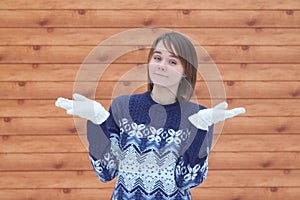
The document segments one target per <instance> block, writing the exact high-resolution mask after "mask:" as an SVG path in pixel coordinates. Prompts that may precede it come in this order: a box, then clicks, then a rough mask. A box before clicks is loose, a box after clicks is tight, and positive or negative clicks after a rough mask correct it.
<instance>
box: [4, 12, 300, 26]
mask: <svg viewBox="0 0 300 200" xmlns="http://www.w3.org/2000/svg"><path fill="white" fill-rule="evenodd" d="M162 12H163V14H161V13H162ZM298 12H299V11H297V10H288V11H286V10H272V11H268V10H267V11H266V10H251V11H248V10H210V11H207V10H188V11H187V10H164V11H157V10H84V9H80V10H2V11H1V12H0V18H1V24H0V27H16V28H20V27H104V28H107V27H110V28H121V27H124V28H140V27H165V28H174V27H182V28H183V27H189V28H204V27H213V28H215V27H244V28H245V27H286V28H288V27H289V28H292V27H299V26H300V23H299V20H300V18H299V16H298V14H299V13H298ZM116 16H117V17H116ZM91 19H92V20H91ZM170 19H172V21H170Z"/></svg>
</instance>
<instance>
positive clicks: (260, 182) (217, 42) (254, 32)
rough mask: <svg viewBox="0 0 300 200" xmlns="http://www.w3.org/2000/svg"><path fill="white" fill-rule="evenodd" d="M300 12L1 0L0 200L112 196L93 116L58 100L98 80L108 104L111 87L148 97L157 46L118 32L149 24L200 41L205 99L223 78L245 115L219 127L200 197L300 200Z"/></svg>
mask: <svg viewBox="0 0 300 200" xmlns="http://www.w3.org/2000/svg"><path fill="white" fill-rule="evenodd" d="M299 10H300V3H299V1H298V0H284V1H283V0H273V1H269V0H244V1H243V2H242V3H241V2H238V1H237V0H215V1H211V0H201V1H180V0H170V1H161V0H144V1H139V2H137V1H136V0H128V1H123V0H112V1H110V2H109V3H107V1H104V0H90V1H76V0H66V1H61V0H36V1H34V3H31V4H30V3H28V1H27V0H2V1H1V4H0V19H1V23H0V200H7V199H9V200H23V199H26V200H46V199H47V200H48V199H57V200H60V199H64V200H77V199H85V200H92V199H103V200H105V199H110V196H111V194H112V191H113V186H114V182H115V180H114V181H113V182H110V183H101V182H100V181H99V180H98V178H97V176H96V174H95V173H94V172H93V170H92V166H91V164H90V162H89V159H88V152H87V148H86V146H87V143H86V138H85V137H86V136H85V134H84V131H85V123H86V121H85V120H79V121H78V118H73V117H72V116H70V115H66V113H65V111H64V110H62V109H60V108H57V107H55V105H54V102H55V100H56V98H57V97H59V96H63V97H66V98H71V96H72V93H73V89H74V85H75V83H76V84H78V85H76V86H79V88H78V89H80V90H83V89H85V91H84V92H83V94H84V95H87V96H89V95H91V94H92V93H91V92H90V91H91V90H89V88H91V85H89V84H92V86H94V85H95V84H97V83H98V86H99V87H98V88H97V90H96V100H97V101H99V102H101V103H102V104H103V105H104V107H105V108H106V109H108V107H109V105H110V104H111V101H112V99H114V98H115V96H113V95H112V94H113V92H116V94H120V93H121V92H123V93H125V92H129V93H131V92H132V91H134V93H138V92H143V91H144V90H145V83H146V82H147V70H146V68H145V67H144V66H142V65H143V64H145V63H146V61H147V53H148V47H149V45H150V44H151V43H152V40H151V41H150V40H149V37H145V36H144V35H142V36H143V37H141V34H139V33H135V34H132V35H130V36H129V37H122V38H117V37H115V38H113V37H112V36H114V35H116V34H119V33H121V32H123V31H128V30H131V29H133V28H148V29H147V31H146V32H147V34H145V35H147V36H151V37H153V35H155V34H158V33H159V29H158V28H159V27H162V28H166V29H169V30H174V31H178V32H180V33H183V34H185V35H186V36H188V37H189V38H191V39H193V40H194V42H195V44H197V45H198V46H196V48H197V50H198V54H199V56H198V59H199V64H200V68H199V74H198V82H197V87H196V94H197V98H198V99H196V100H197V101H198V103H200V104H202V105H204V106H206V107H211V106H212V105H213V103H216V102H211V99H210V94H209V93H208V85H206V84H210V86H212V87H214V88H216V87H217V85H218V84H217V82H216V81H220V79H219V78H220V77H221V78H222V81H223V82H222V83H223V84H224V89H225V91H226V95H227V99H226V100H227V102H228V103H229V108H234V107H239V106H244V107H245V108H246V109H247V113H246V114H244V115H241V116H240V117H236V118H234V119H229V120H226V122H225V123H224V126H221V128H222V130H221V133H222V134H221V135H220V137H219V139H218V140H217V143H216V144H215V145H214V147H213V150H212V152H211V154H210V159H209V172H208V178H207V180H206V181H205V182H204V183H203V184H201V185H200V186H199V187H197V188H195V189H193V190H191V192H192V195H193V200H200V199H201V200H219V199H222V200H223V199H224V200H253V199H257V200H284V199H289V200H298V199H300V182H299V178H300V162H299V161H300V159H299V155H300V154H299V152H300V148H299V141H300V126H299V119H300V115H299V110H300V106H299V105H300V101H299V94H300V78H299V77H300V70H299V69H300V60H299V55H300V29H299V28H300V15H299ZM108 39H109V40H108ZM101 42H106V45H104V46H101V48H97V53H96V54H95V55H94V56H93V57H91V58H90V60H88V62H89V63H90V64H88V65H84V67H87V68H86V71H85V72H84V75H85V76H80V77H77V76H78V72H79V70H80V69H82V67H83V65H82V64H83V62H84V60H85V58H87V56H88V55H91V52H92V50H93V49H94V50H95V47H97V45H99V44H100V43H101ZM200 45H201V46H200ZM202 48H204V50H205V51H207V53H204V52H203V51H200V50H201V49H202ZM202 50H203V49H202ZM120 52H121V53H120ZM119 54H121V56H120V57H119ZM106 63H108V65H107V64H106ZM214 63H216V64H214ZM215 67H216V68H217V71H218V72H219V73H220V75H219V76H216V74H215V73H213V72H212V71H213V70H212V69H214V68H215ZM104 68H105V71H104V73H103V74H101V76H100V75H99V74H97V73H96V72H99V71H100V70H101V69H104ZM80 73H82V72H81V71H80ZM81 75H82V74H81ZM98 79H99V80H98ZM204 80H205V81H206V82H204ZM219 84H220V82H219ZM88 86H89V87H88ZM103 86H105V87H103ZM116 86H118V87H119V89H120V90H119V91H117V90H116Z"/></svg>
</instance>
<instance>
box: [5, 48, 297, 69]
mask: <svg viewBox="0 0 300 200" xmlns="http://www.w3.org/2000/svg"><path fill="white" fill-rule="evenodd" d="M93 48H94V47H93V46H39V45H34V46H0V63H67V64H72V63H73V64H74V63H83V62H85V63H93V64H101V63H135V64H137V63H140V64H144V63H146V62H147V55H148V52H149V49H144V47H142V46H100V47H98V48H96V49H94V50H93ZM196 48H197V50H198V60H199V62H200V63H205V64H211V63H212V62H215V63H285V64H287V63H299V53H300V46H249V45H243V46H203V47H200V46H196ZM92 50H93V53H92ZM204 50H206V51H207V53H208V54H207V53H206V52H205V51H204Z"/></svg>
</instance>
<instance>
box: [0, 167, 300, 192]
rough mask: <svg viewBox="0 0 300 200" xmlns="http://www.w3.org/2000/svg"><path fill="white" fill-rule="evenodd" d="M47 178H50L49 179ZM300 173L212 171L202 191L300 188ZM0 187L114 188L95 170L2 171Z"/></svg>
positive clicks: (202, 185) (0, 173)
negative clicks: (102, 181)
mask: <svg viewBox="0 0 300 200" xmlns="http://www.w3.org/2000/svg"><path fill="white" fill-rule="evenodd" d="M45 177H47V178H45ZM299 177H300V170H235V171H234V173H233V172H232V170H210V171H209V172H208V176H207V179H206V180H205V181H204V182H203V183H202V184H201V186H200V187H201V188H208V187H299V186H300V185H299V184H300V183H299ZM0 178H1V180H2V181H1V182H0V188H1V189H11V188H13V189H16V188H24V189H29V188H35V189H40V188H101V189H104V188H112V187H113V186H114V184H115V181H113V182H108V183H101V182H100V181H99V180H98V178H97V176H96V174H95V173H94V172H92V171H49V172H46V171H44V172H0Z"/></svg>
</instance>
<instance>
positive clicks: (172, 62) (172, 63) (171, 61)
mask: <svg viewBox="0 0 300 200" xmlns="http://www.w3.org/2000/svg"><path fill="white" fill-rule="evenodd" d="M169 63H170V65H177V61H175V60H170V61H169Z"/></svg>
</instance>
